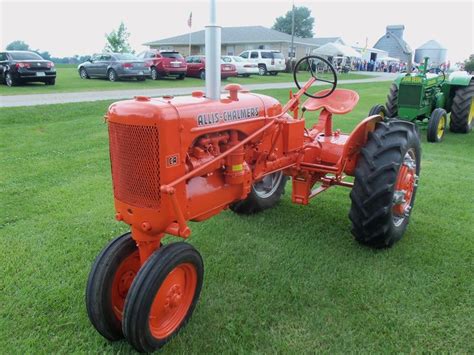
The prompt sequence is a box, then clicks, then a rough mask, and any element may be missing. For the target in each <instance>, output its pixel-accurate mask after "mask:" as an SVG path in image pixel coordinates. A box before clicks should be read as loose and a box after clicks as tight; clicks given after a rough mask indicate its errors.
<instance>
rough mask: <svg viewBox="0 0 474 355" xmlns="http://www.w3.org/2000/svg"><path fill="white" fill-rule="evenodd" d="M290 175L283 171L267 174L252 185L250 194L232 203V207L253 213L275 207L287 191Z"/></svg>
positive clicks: (245, 212)
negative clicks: (287, 175)
mask: <svg viewBox="0 0 474 355" xmlns="http://www.w3.org/2000/svg"><path fill="white" fill-rule="evenodd" d="M287 180H288V177H286V176H285V175H283V172H282V171H278V172H276V173H273V174H269V175H267V176H265V177H264V178H263V179H262V180H260V181H259V182H256V183H255V184H253V185H252V188H251V190H250V193H249V194H248V196H247V197H246V198H245V199H244V200H241V201H238V202H235V203H233V204H232V205H230V209H231V210H232V211H234V212H235V213H239V214H252V213H257V212H261V211H263V210H266V209H269V208H272V207H274V206H275V205H276V204H277V203H278V202H279V201H280V198H281V195H282V194H283V193H284V191H285V185H286V182H287Z"/></svg>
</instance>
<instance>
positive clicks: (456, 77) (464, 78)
mask: <svg viewBox="0 0 474 355" xmlns="http://www.w3.org/2000/svg"><path fill="white" fill-rule="evenodd" d="M473 78H474V75H469V74H468V73H467V72H465V71H455V72H452V73H451V74H449V78H448V84H449V85H456V86H468V85H469V83H470V82H471V80H472V79H473Z"/></svg>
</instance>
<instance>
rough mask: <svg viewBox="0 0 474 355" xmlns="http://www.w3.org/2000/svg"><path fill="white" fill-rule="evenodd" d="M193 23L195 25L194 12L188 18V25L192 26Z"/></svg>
mask: <svg viewBox="0 0 474 355" xmlns="http://www.w3.org/2000/svg"><path fill="white" fill-rule="evenodd" d="M192 25H193V13H192V12H190V13H189V18H188V27H189V28H191V26H192Z"/></svg>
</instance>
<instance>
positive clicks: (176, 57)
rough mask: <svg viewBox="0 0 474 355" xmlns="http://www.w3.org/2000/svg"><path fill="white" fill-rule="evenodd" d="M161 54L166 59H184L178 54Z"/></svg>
mask: <svg viewBox="0 0 474 355" xmlns="http://www.w3.org/2000/svg"><path fill="white" fill-rule="evenodd" d="M160 54H161V56H162V57H164V58H172V59H183V56H182V55H181V54H179V53H177V52H161V53H160Z"/></svg>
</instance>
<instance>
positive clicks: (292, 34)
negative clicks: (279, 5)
mask: <svg viewBox="0 0 474 355" xmlns="http://www.w3.org/2000/svg"><path fill="white" fill-rule="evenodd" d="M294 42H295V1H294V0H293V7H292V10H291V47H290V56H291V58H293V54H294V52H293V50H294Z"/></svg>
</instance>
